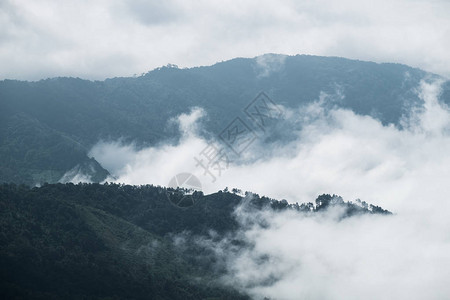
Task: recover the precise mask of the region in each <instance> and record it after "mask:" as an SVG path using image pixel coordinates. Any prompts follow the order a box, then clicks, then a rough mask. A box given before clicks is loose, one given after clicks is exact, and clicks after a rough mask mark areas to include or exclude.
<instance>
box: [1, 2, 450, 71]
mask: <svg viewBox="0 0 450 300" xmlns="http://www.w3.org/2000/svg"><path fill="white" fill-rule="evenodd" d="M4 3H6V2H4ZM8 7H9V8H8ZM11 7H13V8H14V11H15V13H14V14H9V13H8V11H10V10H11ZM1 9H2V11H3V14H2V15H3V17H1V18H2V19H1V21H0V22H1V23H2V27H1V29H0V32H1V34H0V35H2V36H3V39H4V40H5V39H6V40H8V42H7V43H2V44H0V63H1V65H2V70H1V73H0V78H24V79H39V78H42V77H49V76H50V77H52V76H60V75H68V76H80V77H85V78H90V79H99V78H105V77H114V76H126V75H132V74H134V73H137V74H141V73H142V72H145V71H148V70H149V69H153V68H155V67H159V66H161V65H165V64H167V63H168V62H170V63H175V64H177V65H180V66H182V67H190V66H196V65H205V64H213V63H215V62H217V61H222V60H226V59H230V58H234V57H255V56H258V55H261V54H264V53H284V54H289V55H291V54H302V53H304V54H316V55H328V56H344V57H348V58H356V59H363V60H373V61H376V62H399V63H405V64H409V65H412V66H415V67H421V68H423V69H425V70H427V71H432V72H437V73H440V74H442V75H446V76H449V74H450V71H449V70H450V54H449V51H448V49H449V48H450V44H449V43H450V40H449V39H448V38H447V36H448V32H449V30H450V19H449V18H448V14H447V13H446V12H448V11H449V10H450V4H449V3H448V2H446V1H433V2H429V1H421V0H420V1H412V2H411V1H407V0H395V1H390V0H389V1H388V0H382V1H378V2H376V3H373V4H371V5H367V3H365V2H360V1H354V0H352V1H351V0H346V1H340V2H334V1H329V0H321V1H315V2H303V3H298V2H297V3H296V2H292V1H289V0H283V1H279V2H273V1H248V2H236V1H222V2H220V5H219V4H217V3H215V2H211V1H205V0H202V1H196V2H185V1H176V0H172V1H169V2H153V1H152V2H143V1H140V0H136V1H119V0H115V1H105V0H96V1H65V2H54V1H48V0H45V1H43V2H40V3H39V4H37V3H34V2H26V1H24V0H17V1H15V2H14V5H12V4H11V5H7V4H4V5H3V7H2V8H1ZM5 16H8V17H5ZM14 16H15V17H14ZM121 57H122V58H121ZM99 60H103V61H105V63H103V67H101V68H99V67H98V66H97V65H96V64H95V63H89V62H95V61H99Z"/></svg>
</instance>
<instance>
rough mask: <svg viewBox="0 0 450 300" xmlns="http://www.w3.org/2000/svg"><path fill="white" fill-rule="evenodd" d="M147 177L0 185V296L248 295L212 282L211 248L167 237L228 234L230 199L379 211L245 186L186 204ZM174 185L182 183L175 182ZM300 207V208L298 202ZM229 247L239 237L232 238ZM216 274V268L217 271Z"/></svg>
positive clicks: (261, 205)
mask: <svg viewBox="0 0 450 300" xmlns="http://www.w3.org/2000/svg"><path fill="white" fill-rule="evenodd" d="M168 191H170V192H176V191H174V190H167V189H165V188H161V187H155V186H151V185H146V186H130V185H119V184H105V185H101V184H78V185H74V184H45V185H43V186H42V187H40V188H29V187H27V186H24V185H22V186H17V185H13V184H3V185H1V186H0V291H1V292H0V297H1V298H4V299H13V298H33V299H53V298H54V299H60V298H65V299H66V298H68V299H80V298H88V299H100V298H102V299H103V298H105V297H109V298H110V299H206V298H208V297H210V298H213V299H247V297H246V296H244V295H240V294H239V293H238V292H236V291H233V290H230V289H229V288H225V287H223V286H220V285H218V283H217V282H216V281H215V278H218V276H219V275H218V273H217V272H222V271H223V270H220V269H217V268H215V266H216V261H215V257H214V255H213V254H212V253H211V252H210V251H208V249H203V248H201V247H198V246H195V245H191V246H189V245H188V246H189V247H188V248H186V249H185V250H184V251H180V249H177V248H175V247H174V244H173V240H172V237H173V236H174V235H177V234H182V233H189V236H190V237H196V236H209V233H210V231H214V232H216V233H217V238H219V239H220V238H221V237H224V236H228V235H227V234H230V233H233V232H235V231H237V230H238V229H239V224H238V223H237V221H236V220H235V218H234V217H233V211H234V210H235V208H236V206H237V205H240V204H242V205H246V209H249V210H250V211H251V210H260V209H272V210H274V211H279V210H286V209H294V210H298V211H300V212H307V213H313V212H317V211H320V210H322V209H324V207H323V206H324V205H325V204H324V203H328V204H327V205H331V204H333V205H345V206H347V207H348V209H349V212H350V211H351V210H352V209H353V210H352V211H351V213H348V216H350V215H352V214H355V213H369V212H370V213H388V212H387V211H385V210H383V209H381V208H379V207H375V208H373V209H372V210H371V211H369V210H368V209H366V208H363V207H361V206H360V205H354V204H351V203H348V202H344V201H343V200H342V199H340V200H339V201H336V200H333V199H336V198H337V196H330V195H322V196H319V198H318V200H317V201H316V203H318V204H317V206H316V207H314V206H312V204H307V205H301V206H299V205H298V204H289V203H288V202H287V201H286V200H282V201H277V200H274V199H270V198H267V197H260V196H258V195H257V194H252V195H251V196H252V197H247V198H246V200H245V201H246V202H244V200H243V198H242V197H240V196H238V195H236V194H233V193H229V192H222V191H221V192H218V193H215V194H211V195H207V196H203V195H202V194H201V193H199V194H198V195H197V202H196V203H195V205H194V206H192V207H190V208H189V209H180V208H178V207H175V206H174V205H172V203H171V202H170V201H169V199H168V198H167V197H168ZM178 192H181V191H180V190H179V191H178ZM305 207H308V208H309V209H305ZM234 246H235V247H244V246H245V241H239V240H236V241H235V242H234ZM219 274H220V273H219Z"/></svg>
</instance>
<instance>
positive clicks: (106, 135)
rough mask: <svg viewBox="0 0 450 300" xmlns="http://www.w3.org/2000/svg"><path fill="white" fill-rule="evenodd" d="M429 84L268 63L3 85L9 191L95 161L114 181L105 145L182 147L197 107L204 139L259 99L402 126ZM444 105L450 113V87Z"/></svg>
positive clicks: (331, 66) (321, 65)
mask: <svg viewBox="0 0 450 300" xmlns="http://www.w3.org/2000/svg"><path fill="white" fill-rule="evenodd" d="M427 77H436V78H437V77H438V76H436V75H432V74H428V73H426V72H424V71H422V70H419V69H414V68H411V67H408V66H405V65H400V64H377V63H372V62H363V61H356V60H349V59H344V58H336V57H318V56H307V55H296V56H283V55H273V54H271V55H269V54H268V55H264V56H260V57H257V58H253V59H247V58H236V59H233V60H230V61H225V62H221V63H217V64H215V65H212V66H207V67H196V68H190V69H179V68H177V67H176V66H173V65H169V66H167V67H162V68H158V69H155V70H153V71H151V72H148V73H146V74H143V75H142V76H139V77H131V78H113V79H106V80H104V81H88V80H82V79H79V78H52V79H46V80H40V81H37V82H26V81H15V80H3V81H1V82H0V157H1V165H0V182H15V183H25V184H28V185H36V184H42V183H44V182H49V183H54V182H58V181H59V180H69V178H68V176H69V175H70V176H72V177H75V178H76V176H77V174H75V171H76V170H77V168H79V167H80V166H82V165H85V164H86V162H88V161H90V162H91V164H92V166H93V168H94V171H93V172H91V173H90V174H91V175H90V178H88V179H90V180H91V181H93V182H100V181H102V180H103V179H104V178H106V176H107V175H108V171H107V170H105V169H104V168H102V166H101V165H100V164H98V162H96V161H95V159H90V158H89V157H88V155H87V153H88V152H89V149H90V148H91V147H92V146H93V145H94V144H96V143H97V142H98V141H99V140H101V139H103V140H111V139H112V140H116V139H122V140H124V141H126V142H130V141H133V142H135V143H136V144H137V145H138V146H143V145H151V144H155V143H157V142H159V141H162V140H166V139H173V138H176V137H177V130H176V128H174V126H170V124H168V121H169V120H170V119H171V118H173V117H176V116H177V115H179V114H181V113H186V112H187V111H189V109H190V108H191V107H194V106H199V107H202V108H203V109H205V111H206V112H207V114H208V119H207V120H206V121H205V123H204V126H205V130H206V131H208V132H211V133H218V132H220V130H221V129H223V128H224V127H225V126H226V125H227V123H228V122H229V119H230V116H238V115H240V114H242V110H243V109H244V107H245V106H246V105H247V103H249V102H250V101H251V100H252V99H253V98H254V97H255V96H256V95H257V94H258V93H259V92H260V91H265V92H266V93H267V95H269V96H270V97H271V98H272V99H273V100H274V101H276V103H278V104H281V105H283V106H285V107H287V108H297V107H299V106H300V105H304V104H306V103H311V102H312V101H315V100H317V99H318V98H319V97H320V95H321V94H322V95H323V93H327V94H330V95H336V96H337V97H334V98H333V99H334V100H330V101H331V102H330V103H327V104H328V105H333V106H338V107H344V108H349V109H352V110H353V111H354V112H356V113H358V114H363V115H371V116H374V117H376V118H378V119H380V120H381V121H382V122H383V123H384V124H390V123H392V124H395V125H397V126H400V123H399V121H400V119H401V116H402V114H404V113H406V112H408V111H409V108H410V107H412V106H420V105H421V103H422V102H421V100H420V99H419V97H418V96H417V95H416V93H415V88H416V87H417V86H418V84H419V82H420V81H421V80H422V79H424V78H427ZM441 101H443V102H445V103H450V84H449V83H447V84H445V85H444V91H443V93H442V95H441ZM67 172H69V173H67ZM64 175H66V176H64Z"/></svg>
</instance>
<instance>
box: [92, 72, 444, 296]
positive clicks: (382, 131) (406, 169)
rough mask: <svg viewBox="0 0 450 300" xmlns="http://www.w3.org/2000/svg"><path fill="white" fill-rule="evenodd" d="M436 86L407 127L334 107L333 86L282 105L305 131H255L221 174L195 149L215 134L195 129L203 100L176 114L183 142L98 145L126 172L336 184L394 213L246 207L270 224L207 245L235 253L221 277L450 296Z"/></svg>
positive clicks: (268, 290)
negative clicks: (271, 137)
mask: <svg viewBox="0 0 450 300" xmlns="http://www.w3.org/2000/svg"><path fill="white" fill-rule="evenodd" d="M439 92H440V84H439V83H438V82H434V83H431V82H426V81H424V82H422V84H421V86H420V87H418V93H419V94H420V96H421V98H422V99H423V100H424V105H423V107H420V108H416V109H415V111H414V112H413V113H412V114H411V115H410V116H409V117H408V118H406V117H405V118H404V120H403V127H404V129H401V130H400V129H398V128H397V127H394V126H383V125H382V124H381V123H380V122H379V121H378V120H376V119H373V118H371V117H369V116H359V115H355V114H354V113H353V112H351V111H348V110H343V109H337V108H335V109H327V108H325V107H326V105H323V101H326V97H322V99H321V100H318V101H317V102H315V103H314V104H312V105H309V106H307V107H301V108H299V109H298V110H295V111H287V110H285V113H284V118H285V119H284V120H280V122H283V123H285V124H287V126H288V128H289V130H291V131H292V132H294V133H295V136H296V138H295V139H294V140H291V141H290V142H287V143H281V142H280V143H278V142H275V143H271V144H264V143H263V142H262V139H259V140H257V141H256V142H255V143H254V144H252V145H251V146H250V147H249V148H248V149H247V150H246V151H245V152H244V153H243V157H242V158H241V159H239V160H234V161H233V162H231V163H230V165H229V167H228V169H226V170H224V171H223V173H222V174H221V176H218V177H217V180H216V181H215V182H212V179H211V178H210V176H208V175H207V174H206V175H205V174H204V173H203V169H201V168H200V167H198V166H196V161H195V160H194V157H196V156H198V155H199V153H200V152H201V151H202V150H203V149H204V148H205V147H207V146H208V143H209V142H210V141H206V140H205V139H203V138H201V137H199V136H198V135H197V134H196V132H197V130H198V128H196V126H197V124H198V122H199V121H200V120H201V118H202V116H204V114H205V112H203V111H202V110H201V109H200V108H194V109H193V110H192V111H191V112H190V113H188V114H185V115H181V116H180V117H179V118H178V121H177V122H179V124H180V129H181V131H182V132H183V138H182V139H181V140H180V142H179V143H178V144H163V145H160V146H158V147H151V148H146V149H140V150H137V149H136V148H135V147H134V146H132V145H122V144H121V143H120V142H113V143H107V142H102V143H99V144H98V145H97V146H95V147H94V148H93V149H92V151H91V155H92V156H95V158H96V159H97V160H98V161H99V162H100V163H102V164H103V165H104V166H105V167H106V168H108V169H109V170H110V171H112V173H113V174H114V175H115V176H117V181H119V182H128V183H133V184H144V183H149V182H151V183H155V184H161V185H167V183H168V182H169V181H170V179H171V178H172V177H173V176H174V175H176V174H178V173H181V172H191V173H193V174H195V175H196V176H197V177H198V178H199V179H200V180H201V181H202V184H203V188H204V190H205V191H206V192H213V191H216V190H218V189H221V188H223V187H225V186H228V187H230V188H231V187H238V188H241V189H243V190H251V191H255V192H258V193H260V194H264V195H268V196H271V197H274V198H278V199H282V198H286V199H288V200H289V201H290V202H296V201H298V202H308V201H313V200H314V199H315V197H316V196H317V195H319V194H321V193H335V194H339V195H341V196H343V197H344V198H345V199H346V200H354V199H356V198H361V199H362V200H365V201H367V202H370V203H373V204H376V205H381V206H382V207H384V208H387V209H389V210H391V211H394V212H395V213H396V215H394V216H390V217H377V216H362V217H355V218H349V219H345V220H343V221H337V219H336V217H335V214H336V212H329V213H328V214H321V215H318V216H315V217H301V216H299V215H297V214H295V213H293V212H285V213H279V214H273V213H269V212H262V213H261V215H259V216H255V215H253V214H248V213H247V212H246V211H245V210H242V209H238V210H237V212H236V218H237V220H239V222H241V223H242V224H247V225H248V224H249V222H248V221H249V219H252V218H255V217H258V218H261V219H263V220H265V223H266V224H268V225H269V226H268V227H260V226H257V225H254V226H244V227H243V228H244V229H243V230H242V231H241V232H239V236H240V237H244V238H245V240H246V241H248V242H249V243H250V244H253V247H252V248H249V249H247V250H242V251H238V252H235V251H226V249H228V248H227V247H229V246H230V244H229V241H228V240H223V241H221V242H220V243H219V244H216V242H215V243H213V244H210V245H209V246H211V247H214V248H215V249H217V255H218V256H220V257H221V258H222V260H223V261H224V262H225V263H226V267H227V270H228V273H227V275H226V276H224V277H223V278H222V280H223V282H224V283H227V284H232V285H233V286H237V287H240V288H241V289H242V290H244V291H246V292H249V293H250V294H252V295H254V296H255V297H256V298H258V297H263V296H269V297H272V298H274V299H303V298H308V299H362V298H364V299H393V298H394V299H424V298H426V299H444V298H448V297H449V296H450V287H449V286H448V280H447V278H449V277H450V254H449V253H450V234H449V233H450V201H449V192H450V186H449V180H450V156H448V153H450V136H449V133H450V111H449V109H448V108H447V107H444V106H442V104H441V103H439V102H438V95H439ZM341 96H342V95H341ZM343 96H345V95H343ZM203 242H204V243H205V244H208V243H207V242H205V241H203ZM224 249H225V250H224Z"/></svg>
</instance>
